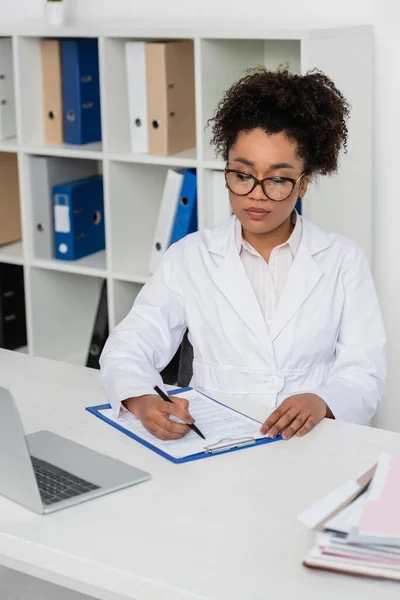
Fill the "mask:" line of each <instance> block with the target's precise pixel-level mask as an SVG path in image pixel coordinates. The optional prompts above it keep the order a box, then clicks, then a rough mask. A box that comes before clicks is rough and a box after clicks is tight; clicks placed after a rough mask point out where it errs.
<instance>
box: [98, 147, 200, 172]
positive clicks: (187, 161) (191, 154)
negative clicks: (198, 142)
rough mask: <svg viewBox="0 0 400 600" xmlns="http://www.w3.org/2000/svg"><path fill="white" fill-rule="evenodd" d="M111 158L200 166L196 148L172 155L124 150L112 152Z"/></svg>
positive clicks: (170, 164)
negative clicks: (156, 154) (134, 152)
mask: <svg viewBox="0 0 400 600" xmlns="http://www.w3.org/2000/svg"><path fill="white" fill-rule="evenodd" d="M109 158H110V160H115V161H119V162H131V163H142V164H149V165H164V166H166V167H182V168H188V169H192V168H196V167H197V166H198V160H197V155H196V148H192V149H190V150H185V151H184V152H179V154H174V155H172V156H152V155H150V154H139V153H136V154H133V153H129V152H123V153H113V154H110V155H109Z"/></svg>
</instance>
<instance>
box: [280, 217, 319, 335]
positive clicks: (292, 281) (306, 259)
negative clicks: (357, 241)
mask: <svg viewBox="0 0 400 600" xmlns="http://www.w3.org/2000/svg"><path fill="white" fill-rule="evenodd" d="M329 245H330V244H329V239H328V236H327V234H326V233H325V232H324V231H322V230H320V229H319V228H317V227H315V226H314V225H312V224H311V223H310V222H309V221H307V220H306V219H304V218H303V235H302V240H301V242H300V246H299V249H298V251H297V254H296V256H295V259H294V261H293V264H292V266H291V268H290V271H289V274H288V278H287V280H286V284H285V287H284V289H283V292H282V295H281V298H280V300H279V303H278V306H277V307H276V311H275V314H274V316H273V317H272V322H271V325H270V328H269V332H270V336H271V339H272V341H274V340H275V339H276V338H277V337H278V335H279V334H280V333H281V331H282V330H283V329H284V328H285V327H286V325H287V324H288V323H289V321H290V320H291V319H292V317H293V316H294V315H295V314H296V312H297V311H298V310H299V309H300V307H301V306H302V304H303V303H304V302H305V301H306V300H307V298H308V297H309V296H310V294H311V292H312V291H313V289H314V288H315V287H316V285H317V283H318V282H319V280H320V279H321V277H322V274H323V273H322V271H321V269H320V267H319V266H318V264H317V262H316V261H315V260H314V258H313V255H314V254H317V253H318V252H319V251H321V250H323V249H325V248H326V247H328V246H329Z"/></svg>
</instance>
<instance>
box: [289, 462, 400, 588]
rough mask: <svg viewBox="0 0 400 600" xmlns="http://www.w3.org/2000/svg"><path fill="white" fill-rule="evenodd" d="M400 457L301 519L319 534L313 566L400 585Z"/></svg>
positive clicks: (308, 560)
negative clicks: (390, 581) (394, 582)
mask: <svg viewBox="0 0 400 600" xmlns="http://www.w3.org/2000/svg"><path fill="white" fill-rule="evenodd" d="M399 510H400V455H389V454H381V457H380V459H379V462H378V464H377V465H376V467H373V468H372V469H370V470H369V471H368V472H366V473H364V474H363V475H361V476H360V477H359V478H358V479H357V480H355V481H349V482H347V483H346V484H344V485H343V486H341V488H339V489H338V490H336V491H335V492H333V493H332V494H330V495H329V496H328V497H327V498H324V499H323V500H322V501H321V502H319V503H317V504H315V505H314V506H312V507H311V508H310V509H308V510H307V511H306V512H305V513H303V514H302V515H300V517H299V518H300V520H301V521H302V522H303V523H304V524H305V525H306V526H308V527H309V528H310V529H315V530H317V531H319V533H317V538H316V545H315V546H314V547H313V548H312V550H311V552H310V553H309V555H308V556H307V557H306V559H305V561H304V564H305V565H306V566H308V567H312V568H317V569H325V570H329V571H338V572H341V573H349V574H353V575H362V576H367V577H376V578H378V579H393V580H398V581H400V516H399V515H400V513H399Z"/></svg>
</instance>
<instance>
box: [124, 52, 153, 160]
mask: <svg viewBox="0 0 400 600" xmlns="http://www.w3.org/2000/svg"><path fill="white" fill-rule="evenodd" d="M125 61H126V77H127V86H128V103H129V126H130V134H131V149H132V152H148V151H149V140H148V132H147V94H146V43H145V42H126V44H125Z"/></svg>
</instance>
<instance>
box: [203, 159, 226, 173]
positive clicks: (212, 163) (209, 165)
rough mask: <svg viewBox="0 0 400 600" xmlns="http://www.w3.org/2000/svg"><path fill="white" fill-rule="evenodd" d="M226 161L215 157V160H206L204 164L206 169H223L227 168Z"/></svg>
mask: <svg viewBox="0 0 400 600" xmlns="http://www.w3.org/2000/svg"><path fill="white" fill-rule="evenodd" d="M225 165H226V163H225V161H224V160H221V159H220V158H214V160H205V161H204V162H203V163H202V166H203V167H204V168H205V169H212V170H213V171H223V170H224V169H225Z"/></svg>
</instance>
